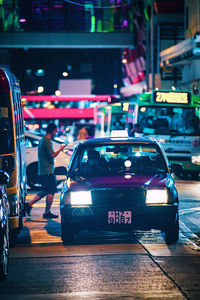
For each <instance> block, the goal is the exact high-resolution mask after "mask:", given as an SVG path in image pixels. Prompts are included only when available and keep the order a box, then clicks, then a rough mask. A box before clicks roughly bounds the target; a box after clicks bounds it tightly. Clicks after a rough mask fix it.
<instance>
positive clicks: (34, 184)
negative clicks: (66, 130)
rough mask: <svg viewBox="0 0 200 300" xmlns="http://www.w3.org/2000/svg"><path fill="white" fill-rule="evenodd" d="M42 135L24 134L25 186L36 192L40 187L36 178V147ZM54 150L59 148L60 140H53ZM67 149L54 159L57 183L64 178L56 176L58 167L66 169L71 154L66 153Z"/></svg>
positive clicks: (37, 177)
mask: <svg viewBox="0 0 200 300" xmlns="http://www.w3.org/2000/svg"><path fill="white" fill-rule="evenodd" d="M42 137H43V136H42V135H38V134H36V133H32V132H29V131H26V132H25V147H26V175H27V184H28V185H29V187H30V188H32V189H35V190H38V189H40V187H41V184H40V182H39V176H38V145H39V141H40V139H41V138H42ZM52 142H53V147H54V150H55V151H56V150H58V149H59V148H60V144H61V143H63V140H62V139H61V138H55V139H54V140H53V141H52ZM70 149H71V151H73V145H72V144H71V148H70ZM70 149H69V148H68V147H67V148H66V149H65V150H64V151H62V152H60V154H59V155H58V156H57V157H56V158H55V160H54V162H55V174H56V178H57V182H58V183H60V182H61V181H63V180H65V178H66V176H64V175H63V174H62V175H58V174H60V173H61V172H60V167H62V166H64V167H67V166H68V163H69V160H70V157H71V153H69V152H68V150H70Z"/></svg>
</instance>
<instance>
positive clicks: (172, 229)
mask: <svg viewBox="0 0 200 300" xmlns="http://www.w3.org/2000/svg"><path fill="white" fill-rule="evenodd" d="M163 234H164V239H165V242H166V244H168V245H169V244H175V243H177V242H178V239H179V218H178V216H177V218H176V220H175V222H174V223H173V224H169V225H168V226H167V227H166V228H165V229H164V231H163Z"/></svg>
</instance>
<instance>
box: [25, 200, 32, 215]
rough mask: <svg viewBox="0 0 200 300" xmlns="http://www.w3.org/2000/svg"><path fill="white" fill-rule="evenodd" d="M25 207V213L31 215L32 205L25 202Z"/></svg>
mask: <svg viewBox="0 0 200 300" xmlns="http://www.w3.org/2000/svg"><path fill="white" fill-rule="evenodd" d="M24 209H25V214H26V215H27V216H30V215H31V209H32V207H31V206H30V205H29V204H28V203H27V202H26V203H25V206H24Z"/></svg>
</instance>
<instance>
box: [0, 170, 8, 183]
mask: <svg viewBox="0 0 200 300" xmlns="http://www.w3.org/2000/svg"><path fill="white" fill-rule="evenodd" d="M9 180H10V177H9V175H8V173H6V172H4V171H2V170H0V184H7V183H8V182H9Z"/></svg>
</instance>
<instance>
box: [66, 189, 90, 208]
mask: <svg viewBox="0 0 200 300" xmlns="http://www.w3.org/2000/svg"><path fill="white" fill-rule="evenodd" d="M70 203H71V205H91V204H92V197H91V193H90V192H89V191H80V192H71V193H70Z"/></svg>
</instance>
